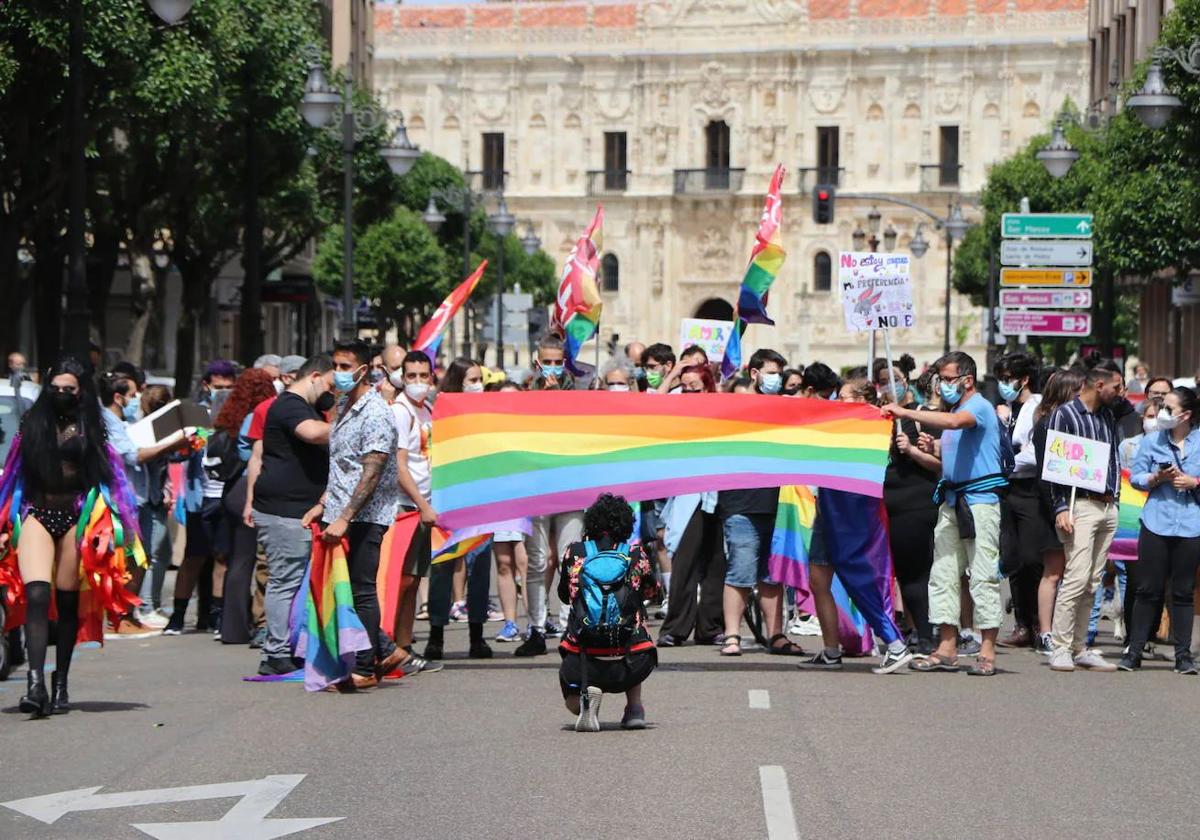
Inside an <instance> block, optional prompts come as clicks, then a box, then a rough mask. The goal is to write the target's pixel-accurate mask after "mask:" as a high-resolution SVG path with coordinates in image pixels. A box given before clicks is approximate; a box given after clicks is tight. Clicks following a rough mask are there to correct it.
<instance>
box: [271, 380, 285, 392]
mask: <svg viewBox="0 0 1200 840" xmlns="http://www.w3.org/2000/svg"><path fill="white" fill-rule="evenodd" d="M271 385H272V386H274V388H275V393H276V394H282V393H283V380H282V379H272V380H271Z"/></svg>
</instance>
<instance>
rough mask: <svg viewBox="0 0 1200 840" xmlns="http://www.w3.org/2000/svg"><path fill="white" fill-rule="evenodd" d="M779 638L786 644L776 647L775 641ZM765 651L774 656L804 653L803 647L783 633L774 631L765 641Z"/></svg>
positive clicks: (801, 654)
mask: <svg viewBox="0 0 1200 840" xmlns="http://www.w3.org/2000/svg"><path fill="white" fill-rule="evenodd" d="M780 639H783V640H784V641H785V642H787V644H783V645H779V646H778V647H776V646H775V643H776V642H777V641H779V640H780ZM767 653H771V654H774V655H775V656H804V655H805V654H804V648H802V647H800V645H798V644H796V643H795V642H793V641H792V640H791V639H789V638H788V637H787V635H786V634H784V633H776V634H775V635H774V636H772V637H771V638H770V640H768V641H767Z"/></svg>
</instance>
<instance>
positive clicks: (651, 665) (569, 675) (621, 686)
mask: <svg viewBox="0 0 1200 840" xmlns="http://www.w3.org/2000/svg"><path fill="white" fill-rule="evenodd" d="M559 654H560V655H561V656H562V665H560V666H559V669H558V684H559V687H560V688H562V695H563V697H564V698H566V697H572V696H575V695H578V694H579V685H580V683H581V682H582V681H583V674H582V672H581V671H580V668H579V664H580V663H579V654H578V653H568V652H566V651H565V650H562V649H561V648H560V649H559ZM656 667H658V650H657V649H655V648H650V649H649V650H643V651H638V652H637V653H631V654H629V655H628V656H625V657H622V658H621V659H597V658H595V657H594V656H592V657H588V663H587V679H588V685H593V686H595V687H596V688H598V689H600V690H601V691H603V692H604V693H605V694H623V693H624V692H626V691H628V690H629V689H631V688H633V687H634V686H635V685H641V684H642V683H643V682H645V681H646V677H648V676H650V674H651V673H653V671H654V669H655V668H656Z"/></svg>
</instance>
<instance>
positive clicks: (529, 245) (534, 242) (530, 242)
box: [521, 222, 542, 257]
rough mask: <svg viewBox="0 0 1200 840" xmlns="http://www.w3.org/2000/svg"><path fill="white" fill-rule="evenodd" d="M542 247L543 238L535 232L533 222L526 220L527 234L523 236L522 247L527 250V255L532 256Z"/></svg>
mask: <svg viewBox="0 0 1200 840" xmlns="http://www.w3.org/2000/svg"><path fill="white" fill-rule="evenodd" d="M541 247H542V240H541V239H539V238H538V235H537V234H536V233H534V232H533V222H526V223H525V235H524V236H522V237H521V248H522V249H523V250H524V251H525V255H526V256H529V257H532V256H533V255H534V254H536V253H537V252H538V248H541Z"/></svg>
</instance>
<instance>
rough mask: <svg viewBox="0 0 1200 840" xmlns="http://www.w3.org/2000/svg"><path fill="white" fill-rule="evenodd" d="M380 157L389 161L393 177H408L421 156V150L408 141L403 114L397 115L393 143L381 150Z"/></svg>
mask: <svg viewBox="0 0 1200 840" xmlns="http://www.w3.org/2000/svg"><path fill="white" fill-rule="evenodd" d="M379 156H380V157H382V158H383V159H384V160H386V161H387V164H388V166H389V167H391V170H392V174H393V175H407V174H408V172H409V170H411V169H412V168H413V164H414V163H416V162H417V158H419V157H420V156H421V150H420V149H418V148H417V147H416V145H415V144H414V143H413V142H412V141H411V140H409V139H408V129H406V128H405V127H404V115H403V114H397V115H396V131H395V132H394V133H393V134H392V142H391V143H390V144H388V145H387V146H384V147H383V148H382V149H380V150H379Z"/></svg>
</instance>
